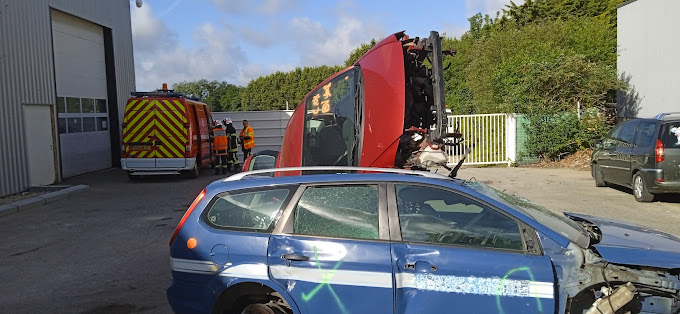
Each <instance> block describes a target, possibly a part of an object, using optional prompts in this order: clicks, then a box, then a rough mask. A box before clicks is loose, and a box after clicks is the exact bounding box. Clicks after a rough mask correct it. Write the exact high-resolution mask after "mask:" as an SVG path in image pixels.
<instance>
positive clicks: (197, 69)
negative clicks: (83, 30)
mask: <svg viewBox="0 0 680 314" xmlns="http://www.w3.org/2000/svg"><path fill="white" fill-rule="evenodd" d="M132 36H133V41H134V50H135V51H134V53H135V73H136V82H137V90H139V91H150V90H154V89H156V88H159V87H160V85H161V83H168V84H169V85H172V84H173V83H177V82H181V81H191V80H198V79H203V78H205V79H208V80H219V81H222V80H225V81H227V82H229V83H232V84H238V85H245V84H247V83H248V81H249V80H250V79H251V78H252V77H250V78H248V77H247V76H246V75H244V74H243V73H241V70H242V65H243V64H246V63H247V58H246V57H245V55H246V54H245V52H244V51H243V49H242V48H241V47H240V46H239V45H238V44H237V43H238V41H237V40H236V36H235V35H234V32H233V31H232V30H231V29H230V28H229V27H228V26H223V27H216V26H215V25H213V24H210V23H205V24H202V25H200V26H199V27H197V28H196V30H195V31H194V33H193V41H194V42H193V44H194V45H193V46H192V47H190V48H189V47H185V46H183V45H182V44H180V43H179V41H178V40H177V35H176V34H174V33H173V32H171V31H170V30H169V28H168V27H167V26H166V25H165V24H164V23H163V22H162V21H160V20H159V19H158V18H157V17H156V16H154V14H153V8H152V7H151V6H150V5H145V6H144V7H142V8H141V9H135V10H133V12H132ZM216 39H219V40H216Z"/></svg>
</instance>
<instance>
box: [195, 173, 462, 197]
mask: <svg viewBox="0 0 680 314" xmlns="http://www.w3.org/2000/svg"><path fill="white" fill-rule="evenodd" d="M254 172H255V171H254ZM438 176H439V178H438V177H434V176H421V175H418V174H415V175H412V174H405V173H333V174H305V175H296V176H284V177H265V176H257V175H250V176H244V177H243V178H241V179H237V180H233V179H230V178H226V179H221V180H217V181H214V182H212V183H211V184H209V185H208V187H207V188H206V192H208V193H210V192H217V193H219V192H222V191H227V190H239V189H247V188H255V187H262V186H273V185H289V184H296V185H297V184H324V183H335V182H402V183H422V184H433V185H449V184H457V185H460V184H462V182H463V181H462V180H460V179H451V178H448V177H445V176H442V175H438Z"/></svg>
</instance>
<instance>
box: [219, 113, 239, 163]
mask: <svg viewBox="0 0 680 314" xmlns="http://www.w3.org/2000/svg"><path fill="white" fill-rule="evenodd" d="M222 122H223V124H224V127H225V131H226V132H227V153H228V155H227V164H228V165H229V172H238V158H237V157H236V152H237V151H238V136H237V135H236V128H234V125H233V123H232V121H231V118H226V119H224V121H222Z"/></svg>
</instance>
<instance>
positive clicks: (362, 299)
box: [268, 184, 394, 314]
mask: <svg viewBox="0 0 680 314" xmlns="http://www.w3.org/2000/svg"><path fill="white" fill-rule="evenodd" d="M296 197H298V201H297V202H292V203H291V205H289V206H288V208H287V209H286V211H285V212H284V214H283V216H282V218H281V219H282V220H281V221H280V223H279V226H277V228H276V229H275V230H274V233H273V234H272V236H271V238H270V242H269V253H268V263H269V269H270V277H271V279H272V280H273V281H275V282H276V283H277V284H279V285H280V286H281V287H282V288H283V289H285V290H286V291H288V293H289V294H290V296H291V297H292V298H293V299H294V300H295V303H296V304H297V306H298V308H299V309H300V312H301V313H324V314H328V313H393V300H394V298H393V282H392V265H391V259H390V243H389V231H388V229H387V228H388V226H387V216H386V210H385V207H386V205H385V198H386V192H385V188H384V186H383V187H380V185H379V184H341V185H320V186H316V185H310V186H304V187H302V188H301V189H300V190H299V191H298V193H297V194H296Z"/></svg>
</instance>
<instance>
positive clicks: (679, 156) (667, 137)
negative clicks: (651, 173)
mask: <svg viewBox="0 0 680 314" xmlns="http://www.w3.org/2000/svg"><path fill="white" fill-rule="evenodd" d="M659 141H660V142H661V144H662V145H663V161H661V162H657V167H658V168H659V169H663V174H664V175H663V179H664V181H665V182H673V183H680V121H669V122H664V123H663V124H662V125H661V131H660V133H659ZM657 158H658V156H657Z"/></svg>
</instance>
